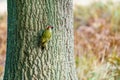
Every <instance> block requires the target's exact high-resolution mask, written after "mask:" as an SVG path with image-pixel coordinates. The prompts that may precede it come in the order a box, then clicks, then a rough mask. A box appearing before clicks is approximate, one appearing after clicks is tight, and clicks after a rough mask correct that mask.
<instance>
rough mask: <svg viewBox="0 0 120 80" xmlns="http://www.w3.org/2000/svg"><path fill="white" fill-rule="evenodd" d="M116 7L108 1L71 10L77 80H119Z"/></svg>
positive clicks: (119, 13)
mask: <svg viewBox="0 0 120 80" xmlns="http://www.w3.org/2000/svg"><path fill="white" fill-rule="evenodd" d="M119 16H120V5H119V3H113V2H111V1H109V2H108V3H106V4H104V3H102V2H95V3H92V4H91V5H89V6H80V5H79V6H76V7H75V8H74V36H75V41H74V44H75V47H74V49H75V59H76V69H77V75H78V78H79V80H120V77H119V76H120V67H119V66H120V35H119V34H120V27H119V26H120V18H119Z"/></svg>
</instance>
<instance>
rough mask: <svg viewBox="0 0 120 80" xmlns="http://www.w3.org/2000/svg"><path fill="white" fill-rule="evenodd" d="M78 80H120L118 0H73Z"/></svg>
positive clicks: (1, 49) (0, 47) (2, 46)
mask: <svg viewBox="0 0 120 80" xmlns="http://www.w3.org/2000/svg"><path fill="white" fill-rule="evenodd" d="M73 1H74V2H73V10H74V38H75V39H74V50H75V51H74V52H75V53H74V55H75V62H76V71H77V76H78V78H79V80H120V35H119V34H120V0H73ZM6 16H7V1H6V0H0V76H1V77H0V80H2V77H3V73H4V64H5V55H6V35H7V34H6V33H7V32H6V31H7V30H6V29H7V18H6Z"/></svg>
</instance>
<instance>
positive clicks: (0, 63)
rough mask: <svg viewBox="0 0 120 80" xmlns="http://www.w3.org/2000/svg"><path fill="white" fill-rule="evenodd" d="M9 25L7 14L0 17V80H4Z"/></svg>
mask: <svg viewBox="0 0 120 80" xmlns="http://www.w3.org/2000/svg"><path fill="white" fill-rule="evenodd" d="M6 37H7V24H6V14H5V15H2V16H1V15H0V80H2V77H3V72H4V65H5V56H6Z"/></svg>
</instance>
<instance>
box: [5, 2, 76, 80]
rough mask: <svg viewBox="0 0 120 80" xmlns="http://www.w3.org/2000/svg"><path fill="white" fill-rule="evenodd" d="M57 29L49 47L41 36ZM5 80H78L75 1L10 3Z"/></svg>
mask: <svg viewBox="0 0 120 80" xmlns="http://www.w3.org/2000/svg"><path fill="white" fill-rule="evenodd" d="M47 25H52V26H54V29H53V34H52V35H53V36H52V39H51V40H50V41H49V43H48V45H47V48H46V49H45V50H41V48H40V47H39V46H38V44H39V39H40V37H39V35H40V33H41V30H42V29H45V28H46V26H47ZM7 31H8V37H7V55H6V65H5V74H4V80H77V77H76V72H75V66H74V37H73V10H72V0H8V30H7Z"/></svg>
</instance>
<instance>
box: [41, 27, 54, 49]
mask: <svg viewBox="0 0 120 80" xmlns="http://www.w3.org/2000/svg"><path fill="white" fill-rule="evenodd" d="M52 29H53V26H47V27H46V29H45V30H44V31H43V33H42V36H41V47H42V49H45V48H46V45H47V43H48V42H49V41H50V39H51V37H52Z"/></svg>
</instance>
